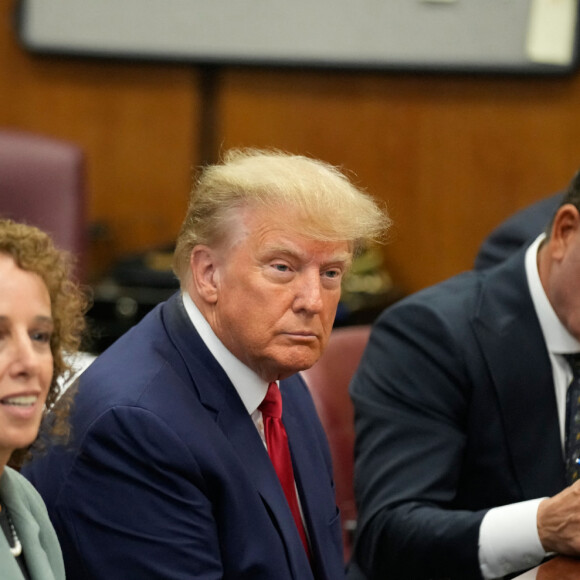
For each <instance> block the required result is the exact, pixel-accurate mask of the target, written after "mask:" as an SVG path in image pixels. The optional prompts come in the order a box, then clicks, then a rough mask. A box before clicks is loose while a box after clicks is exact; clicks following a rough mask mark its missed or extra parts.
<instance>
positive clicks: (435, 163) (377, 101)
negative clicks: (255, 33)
mask: <svg viewBox="0 0 580 580" xmlns="http://www.w3.org/2000/svg"><path fill="white" fill-rule="evenodd" d="M13 5H14V0H10V1H9V2H6V3H1V5H0V11H1V12H0V26H1V30H0V62H1V63H2V66H0V126H7V127H17V128H23V129H29V130H34V131H39V132H43V133H46V134H50V135H54V136H58V137H63V138H67V139H72V140H74V141H76V142H78V143H80V144H81V145H82V146H83V147H84V148H85V151H86V153H87V157H88V163H89V165H88V171H89V186H90V196H91V197H90V205H89V214H90V219H91V222H93V223H94V224H104V225H105V226H106V228H105V231H104V234H103V235H102V236H101V237H96V238H95V239H94V240H93V242H92V247H91V249H92V252H91V255H90V258H89V259H90V264H89V269H90V271H91V272H93V273H94V274H95V275H97V274H99V273H101V272H103V271H104V270H106V268H107V267H108V265H109V264H110V263H111V261H112V260H113V259H114V258H115V257H116V256H119V255H122V254H123V253H125V252H128V251H134V250H138V249H142V248H146V247H148V246H151V245H155V244H159V243H164V242H167V241H171V240H172V239H173V238H174V236H175V234H176V233H177V230H178V228H179V224H180V222H181V219H182V216H183V212H184V209H185V203H186V198H187V193H188V190H189V186H190V181H191V175H192V168H194V167H195V166H197V165H198V164H199V163H200V162H201V161H202V160H204V159H207V158H211V157H216V156H217V155H218V149H219V148H229V147H233V146H265V147H278V148H282V149H286V150H289V151H293V152H297V153H306V154H310V155H314V156H317V157H320V158H322V159H325V160H327V161H330V162H332V163H336V164H339V165H342V166H344V167H345V168H347V169H348V170H351V171H352V172H354V174H355V175H356V179H357V180H358V182H359V183H360V184H362V185H363V186H365V187H366V188H367V189H368V190H369V191H370V192H371V193H372V194H374V195H376V196H377V197H378V198H380V199H382V200H384V201H385V202H386V203H387V206H388V208H389V210H390V212H391V215H392V217H393V218H394V223H395V225H394V227H393V229H392V233H391V236H390V238H391V239H390V243H389V244H388V245H387V246H386V247H385V259H386V264H387V266H388V268H389V269H390V270H391V272H392V274H393V276H394V279H395V282H396V283H397V284H398V285H399V286H400V287H401V288H403V289H404V290H405V291H408V292H409V291H414V290H417V289H419V288H422V287H424V286H427V285H429V284H432V283H434V282H437V281H439V280H442V279H444V278H446V277H448V276H451V275H453V274H455V273H457V272H459V271H461V270H464V269H468V268H470V267H471V265H472V263H473V258H474V256H475V253H476V251H477V248H478V246H479V244H480V242H481V240H482V239H483V237H484V236H485V235H486V233H487V232H488V231H489V230H490V229H491V228H492V227H493V226H495V225H496V224H497V223H499V221H501V220H502V219H503V218H504V217H506V216H508V215H509V214H510V213H512V212H513V211H515V210H516V209H518V208H520V207H523V206H525V205H527V204H529V203H531V202H532V201H534V200H537V199H539V198H541V197H543V196H545V195H548V194H550V193H552V192H554V191H556V190H558V189H561V188H563V187H565V185H566V184H567V182H568V181H569V179H570V178H571V177H572V175H573V174H574V172H575V171H576V169H577V168H578V167H580V139H579V136H580V79H579V77H578V75H577V74H574V75H571V76H568V77H560V78H546V77H508V76H489V75H488V76H469V75H445V74H441V75H439V74H410V73H393V72H352V71H351V72H348V71H305V70H298V69H288V70H282V69H267V68H244V67H224V68H220V69H215V70H213V71H209V73H208V71H207V70H204V69H203V68H199V67H196V66H193V65H192V66H188V65H186V64H159V63H158V64H151V63H143V62H132V63H130V62H113V61H92V60H84V59H65V58H56V57H39V56H33V55H30V54H28V53H27V52H25V51H24V50H23V49H22V48H21V47H20V46H19V45H18V42H17V40H16V36H15V33H14V30H13V27H12V9H13ZM208 79H209V84H208V82H207V81H208Z"/></svg>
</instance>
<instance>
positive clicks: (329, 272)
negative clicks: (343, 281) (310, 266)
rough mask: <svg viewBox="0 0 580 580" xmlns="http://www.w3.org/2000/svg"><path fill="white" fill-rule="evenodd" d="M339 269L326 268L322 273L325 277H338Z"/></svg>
mask: <svg viewBox="0 0 580 580" xmlns="http://www.w3.org/2000/svg"><path fill="white" fill-rule="evenodd" d="M340 274H341V273H340V270H327V271H326V272H324V275H325V276H326V277H327V278H331V279H332V278H339V277H340Z"/></svg>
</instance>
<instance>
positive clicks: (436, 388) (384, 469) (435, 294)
mask: <svg viewBox="0 0 580 580" xmlns="http://www.w3.org/2000/svg"><path fill="white" fill-rule="evenodd" d="M524 256H525V248H523V249H521V250H520V251H519V252H516V253H515V254H514V255H512V257H511V258H508V259H507V260H506V261H505V262H503V263H502V264H500V265H499V266H496V267H495V268H490V269H487V270H484V271H481V272H475V271H474V272H467V273H464V274H461V275H459V276H456V277H454V278H451V279H450V280H447V281H445V282H443V283H440V284H437V285H435V286H433V287H431V288H429V289H426V290H424V291H421V292H418V293H417V294H414V295H412V296H410V297H408V298H406V299H404V300H402V301H400V302H398V303H397V304H395V305H394V306H392V307H390V308H388V309H387V310H386V311H385V312H384V313H383V314H382V315H381V316H380V317H379V319H378V320H377V322H376V324H375V327H374V328H373V331H372V334H371V337H370V341H369V344H368V347H367V349H366V352H365V354H364V356H363V358H362V361H361V364H360V367H359V370H358V372H357V373H356V375H355V377H354V379H353V382H352V385H351V394H352V398H353V401H354V405H355V422H356V435H357V441H356V447H355V453H356V460H355V479H356V483H355V487H356V494H357V500H358V507H359V524H358V538H357V543H356V548H355V564H354V565H353V567H352V571H349V578H360V577H361V576H360V570H358V568H360V569H362V571H363V572H364V573H366V576H367V577H368V578H373V579H374V578H377V579H378V578H391V577H392V578H397V580H405V579H411V578H412V579H431V578H457V579H460V580H469V579H475V578H480V577H481V576H480V571H479V561H478V538H479V527H480V524H481V520H482V519H483V516H484V515H485V513H486V511H487V510H489V509H490V508H492V507H495V506H500V505H504V504H509V503H513V502H519V501H522V500H527V499H533V498H539V497H543V496H551V495H553V494H555V493H557V492H559V491H561V490H562V489H563V488H564V487H565V474H564V462H563V459H562V449H561V441H560V431H559V424H558V414H557V409H556V399H555V394H554V386H553V379H552V371H551V365H550V360H549V355H548V352H547V349H546V345H545V342H544V339H543V335H542V332H541V330H540V325H539V322H538V319H537V316H536V314H535V310H534V308H533V303H532V300H531V297H530V293H529V290H528V285H527V281H526V274H525V267H524ZM357 567H358V568H357Z"/></svg>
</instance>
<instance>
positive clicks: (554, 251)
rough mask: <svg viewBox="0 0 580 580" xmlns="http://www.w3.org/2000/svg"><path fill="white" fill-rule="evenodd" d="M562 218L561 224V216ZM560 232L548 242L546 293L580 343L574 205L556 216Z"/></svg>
mask: <svg viewBox="0 0 580 580" xmlns="http://www.w3.org/2000/svg"><path fill="white" fill-rule="evenodd" d="M560 212H563V216H562V217H561V218H560V222H558V221H557V220H558V216H559V215H560ZM558 223H561V225H560V230H559V232H556V234H554V233H553V234H552V239H551V240H549V242H548V248H547V249H550V250H551V255H552V266H551V268H550V273H549V276H548V277H547V283H546V293H547V295H548V298H549V300H550V302H551V304H552V307H553V308H554V311H555V312H556V314H557V315H558V318H559V319H560V321H561V322H562V324H564V326H565V327H566V328H567V329H568V331H569V332H570V334H572V335H573V336H574V337H575V338H577V339H578V340H580V216H579V214H578V210H576V209H575V208H574V207H573V206H568V205H567V206H564V207H563V208H561V209H560V210H559V212H558V214H557V215H556V227H558Z"/></svg>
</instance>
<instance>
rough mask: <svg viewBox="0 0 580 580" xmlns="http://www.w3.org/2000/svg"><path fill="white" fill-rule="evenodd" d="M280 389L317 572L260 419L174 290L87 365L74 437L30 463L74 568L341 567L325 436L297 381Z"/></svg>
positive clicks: (221, 573)
mask: <svg viewBox="0 0 580 580" xmlns="http://www.w3.org/2000/svg"><path fill="white" fill-rule="evenodd" d="M281 391H282V397H283V404H284V411H283V413H284V414H283V421H284V424H285V426H286V430H287V432H288V437H289V441H290V446H291V453H292V458H293V462H294V469H295V478H296V483H297V486H298V489H299V493H300V498H301V502H302V507H303V509H304V517H305V520H306V524H307V528H308V533H309V534H310V541H311V545H312V553H313V560H314V564H313V566H314V570H315V574H313V572H312V568H311V566H310V564H309V562H308V558H307V556H306V554H305V551H304V549H303V547H302V544H301V541H300V538H299V535H298V532H297V530H296V527H295V524H294V521H293V519H292V515H291V513H290V510H289V508H288V506H287V503H286V500H285V497H284V494H283V491H282V488H281V486H280V484H279V482H278V479H277V477H276V474H275V471H274V469H273V467H272V464H271V462H270V460H269V457H268V455H267V452H266V449H265V447H264V444H263V442H262V440H261V439H260V436H259V434H258V432H257V430H256V428H255V426H254V423H253V422H252V419H251V417H250V416H249V415H248V413H247V411H246V409H245V407H244V406H243V404H242V401H241V399H240V398H239V396H238V394H237V392H236V391H235V389H234V387H233V385H232V384H231V382H230V380H229V379H228V377H227V376H226V374H225V373H224V371H223V369H222V368H221V367H220V366H219V365H218V363H217V362H216V360H215V359H214V358H213V356H212V355H211V354H210V352H209V351H208V349H207V348H206V346H205V345H204V343H203V342H202V340H201V339H200V337H199V335H198V334H197V332H196V331H195V329H194V327H193V325H192V324H191V322H190V320H189V318H188V317H187V314H186V313H185V310H184V308H183V304H182V301H181V299H180V297H179V296H177V295H176V296H174V297H173V298H171V299H170V300H169V301H168V302H167V303H165V304H162V305H160V306H159V307H157V308H156V309H155V310H154V311H153V312H152V313H150V314H149V315H148V316H147V317H146V318H145V319H144V320H143V321H141V323H139V324H138V325H136V326H135V327H134V328H133V329H131V330H130V331H129V332H128V333H127V334H126V335H125V336H123V337H122V338H121V339H119V340H118V341H117V342H116V343H115V344H114V345H113V346H112V347H110V348H109V349H108V350H107V351H106V352H105V353H103V354H102V355H101V356H100V357H99V358H98V359H97V360H96V361H95V362H94V363H93V364H92V365H91V366H90V367H89V368H88V370H87V371H85V373H84V374H83V375H82V378H81V381H80V388H79V393H78V395H77V398H76V402H75V406H74V411H73V441H72V444H71V445H69V447H68V448H65V447H55V448H53V449H51V450H50V451H49V453H48V454H47V455H46V456H43V457H41V458H38V459H36V460H35V461H33V462H32V463H31V464H30V465H29V466H28V467H26V468H25V469H24V474H25V475H26V477H28V478H29V479H30V480H31V481H32V483H33V484H34V485H35V486H36V487H37V489H38V490H39V491H40V493H41V495H42V496H43V498H44V500H45V502H46V504H47V507H48V510H49V514H50V516H51V519H52V521H53V523H54V526H55V528H56V530H57V533H58V535H59V539H60V542H61V546H62V549H63V554H64V558H65V565H66V571H67V578H68V580H89V579H103V580H112V579H115V578H122V579H127V578H131V579H132V578H135V579H136V578H143V579H145V578H147V580H153V579H159V580H161V579H163V580H168V579H186V578H188V579H189V578H203V579H210V578H211V579H217V578H229V579H236V580H241V579H244V578H247V579H248V580H249V579H251V580H257V579H268V580H272V579H273V578H276V579H277V580H278V579H279V580H283V579H288V580H290V579H293V580H307V579H310V578H314V577H315V578H317V579H326V580H336V579H338V578H341V577H343V576H344V569H343V556H342V547H341V536H340V523H339V514H338V513H337V508H336V503H335V498H334V488H333V481H332V469H331V459H330V454H329V450H328V446H327V442H326V438H325V435H324V432H323V430H322V427H321V425H320V422H319V420H318V417H317V415H316V411H315V408H314V405H313V403H312V400H311V397H310V394H309V392H308V390H307V387H306V386H305V384H304V382H303V380H302V379H301V378H300V377H299V376H298V375H296V376H294V377H291V378H289V379H287V380H284V381H281Z"/></svg>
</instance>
